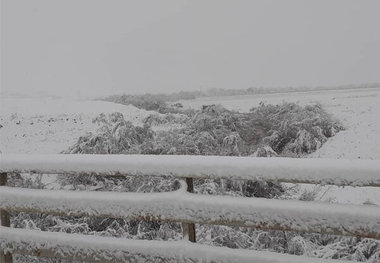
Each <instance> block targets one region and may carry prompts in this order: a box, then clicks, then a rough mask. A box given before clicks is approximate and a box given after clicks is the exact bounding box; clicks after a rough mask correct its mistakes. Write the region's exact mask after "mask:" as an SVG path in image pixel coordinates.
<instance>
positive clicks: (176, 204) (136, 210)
mask: <svg viewBox="0 0 380 263" xmlns="http://www.w3.org/2000/svg"><path fill="white" fill-rule="evenodd" d="M0 190H1V191H0V208H2V209H6V210H19V211H24V212H36V213H41V212H47V213H51V214H57V215H64V214H71V215H79V216H83V215H87V216H94V217H96V216H101V217H111V218H130V219H139V218H145V219H146V218H149V219H153V220H164V221H166V220H169V221H175V222H195V223H202V224H217V225H218V224H221V225H233V226H247V227H256V228H259V229H277V230H294V231H300V232H316V233H330V234H337V235H338V234H339V235H357V236H363V237H372V238H380V207H378V206H369V205H343V204H329V203H325V202H306V201H296V200H269V199H265V198H245V197H230V196H209V195H198V194H191V193H187V192H185V191H184V190H183V189H181V190H179V191H174V192H166V193H149V194H147V193H118V192H94V191H65V190H36V189H20V188H16V189H15V188H12V187H5V186H2V187H0Z"/></svg>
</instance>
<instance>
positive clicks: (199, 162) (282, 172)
mask: <svg viewBox="0 0 380 263" xmlns="http://www.w3.org/2000/svg"><path fill="white" fill-rule="evenodd" d="M0 158H1V166H0V172H3V173H7V172H26V173H29V172H32V173H45V174H49V173H53V174H57V173H61V174H66V173H67V174H79V173H92V174H94V173H95V174H101V175H105V176H106V175H128V176H144V175H149V176H152V175H154V176H171V177H177V178H189V177H191V178H210V179H231V180H256V179H260V180H265V181H278V182H286V183H309V184H333V185H340V186H345V185H352V186H380V175H379V171H380V162H376V161H372V160H329V159H296V158H252V157H230V156H228V157H227V156H185V155H182V156H178V155H166V156H163V155H95V154H90V155H83V154H80V155H75V154H57V155H32V156H31V155H0Z"/></svg>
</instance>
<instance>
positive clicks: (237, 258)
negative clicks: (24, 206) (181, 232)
mask: <svg viewBox="0 0 380 263" xmlns="http://www.w3.org/2000/svg"><path fill="white" fill-rule="evenodd" d="M0 243H1V244H2V247H3V248H6V249H8V250H10V251H12V252H13V253H16V254H17V253H18V254H27V255H34V256H38V257H51V258H61V259H66V260H77V261H91V262H105V263H111V262H112V263H118V262H218V263H219V262H220V263H227V262H228V263H229V262H240V263H245V262H247V263H248V262H249V263H251V262H256V263H278V262H282V263H304V262H308V263H338V262H339V263H347V261H340V260H339V261H335V260H324V259H318V258H309V257H304V256H295V255H287V254H278V253H273V252H266V251H254V250H243V249H230V248H225V247H213V246H207V245H200V244H196V243H191V242H186V241H152V240H129V239H124V238H114V237H99V236H89V235H78V234H66V233H56V232H43V231H36V230H26V229H14V228H4V227H0Z"/></svg>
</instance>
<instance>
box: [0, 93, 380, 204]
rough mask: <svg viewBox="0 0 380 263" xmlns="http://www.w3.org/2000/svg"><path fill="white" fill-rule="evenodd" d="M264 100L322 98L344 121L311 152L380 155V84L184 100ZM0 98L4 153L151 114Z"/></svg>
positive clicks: (54, 149) (341, 193)
mask: <svg viewBox="0 0 380 263" xmlns="http://www.w3.org/2000/svg"><path fill="white" fill-rule="evenodd" d="M261 101H263V102H264V103H271V104H278V103H281V102H283V101H288V102H298V103H299V104H301V105H305V104H309V103H316V102H319V103H321V104H322V105H323V106H324V107H325V109H326V110H327V111H328V112H330V113H331V114H333V115H334V116H336V117H337V118H338V119H339V120H341V121H342V122H343V124H344V125H345V126H346V130H345V131H342V132H339V133H338V134H337V135H335V136H334V137H332V138H330V139H329V141H328V142H327V143H325V144H324V145H323V146H322V148H321V149H319V150H318V151H317V152H315V153H313V154H311V155H310V156H309V157H312V158H332V159H340V158H343V159H358V158H361V159H380V147H379V145H380V88H379V89H360V90H337V91H331V90H330V91H318V92H297V93H279V94H266V95H265V94H264V95H257V96H234V97H219V98H201V99H196V100H189V101H182V103H183V105H184V106H185V107H192V108H200V107H201V106H202V105H204V104H222V105H223V106H225V107H226V108H229V109H233V110H239V111H249V109H250V108H252V107H255V106H258V105H259V103H260V102H261ZM0 102H1V105H0V110H1V111H0V125H1V126H2V127H1V126H0V127H1V128H0V151H2V153H28V154H36V153H43V154H45V153H59V152H61V151H63V150H65V149H67V148H68V147H69V146H70V145H72V144H73V143H74V142H75V141H76V140H77V139H78V137H79V136H81V135H83V134H85V133H86V132H89V131H93V130H95V129H96V128H97V124H94V123H92V119H93V118H94V117H96V116H98V115H99V114H100V113H112V112H115V111H117V112H122V113H123V114H124V116H125V118H126V119H127V120H130V121H132V122H133V123H134V124H141V121H142V120H143V119H144V118H145V117H146V116H148V115H149V114H150V113H151V112H147V111H144V110H140V109H137V108H135V107H133V106H125V105H120V104H115V103H111V102H102V101H73V100H62V99H4V98H1V100H0ZM314 188H315V186H313V185H301V186H300V190H299V191H298V194H300V193H302V191H303V190H309V191H313V189H314ZM317 190H318V191H317V192H318V194H317V199H318V200H324V201H326V200H332V201H335V202H339V203H353V204H362V203H366V202H370V203H375V204H378V205H380V188H370V187H360V188H352V187H345V188H342V187H335V186H325V187H319V186H317Z"/></svg>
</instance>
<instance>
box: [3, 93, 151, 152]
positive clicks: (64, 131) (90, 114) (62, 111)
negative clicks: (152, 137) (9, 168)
mask: <svg viewBox="0 0 380 263" xmlns="http://www.w3.org/2000/svg"><path fill="white" fill-rule="evenodd" d="M0 103H1V106H0V110H1V111H0V125H1V126H0V127H1V128H0V151H1V152H2V153H28V154H33V153H46V154H47V153H59V152H61V151H63V150H66V149H67V148H68V147H69V146H71V145H72V144H73V143H75V142H76V140H77V139H78V138H79V136H81V135H84V134H85V133H87V132H91V131H94V130H96V128H97V127H98V125H97V124H95V123H92V120H93V118H94V117H96V116H98V115H99V114H100V113H105V114H107V113H112V112H121V113H123V114H124V117H125V119H126V120H129V121H131V122H132V123H134V124H141V121H142V120H143V119H144V118H145V117H147V116H148V115H149V114H150V112H148V111H144V110H140V109H137V108H136V107H133V106H129V105H128V106H126V105H121V104H116V103H112V102H105V101H75V100H67V99H66V100H65V99H3V98H1V100H0Z"/></svg>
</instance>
